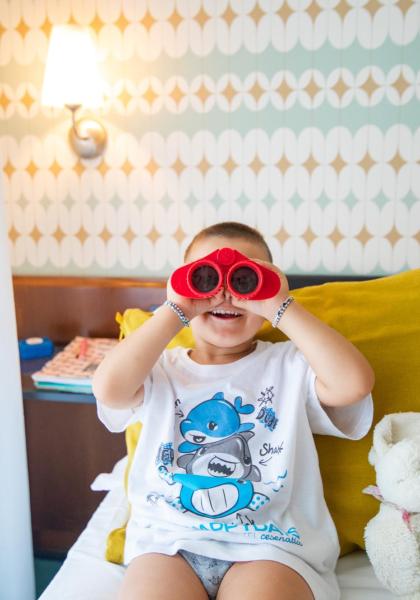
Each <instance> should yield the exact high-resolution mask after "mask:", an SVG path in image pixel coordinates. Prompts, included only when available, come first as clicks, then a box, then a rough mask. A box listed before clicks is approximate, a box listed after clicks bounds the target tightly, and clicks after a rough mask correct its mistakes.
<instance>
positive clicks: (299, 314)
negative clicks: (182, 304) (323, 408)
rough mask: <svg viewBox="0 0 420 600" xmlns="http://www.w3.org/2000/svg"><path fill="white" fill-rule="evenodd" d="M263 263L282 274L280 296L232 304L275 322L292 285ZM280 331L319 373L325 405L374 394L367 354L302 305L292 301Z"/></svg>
mask: <svg viewBox="0 0 420 600" xmlns="http://www.w3.org/2000/svg"><path fill="white" fill-rule="evenodd" d="M253 260H255V261H256V262H260V261H257V260H256V259H253ZM261 262H262V261H261ZM263 264H264V266H266V267H268V268H271V269H273V270H275V271H276V272H277V273H278V274H279V275H280V277H281V281H282V285H281V290H280V292H279V294H278V295H277V296H275V297H274V298H270V299H267V300H263V301H259V302H256V301H252V300H248V301H247V300H238V299H237V298H236V299H235V298H233V297H232V304H233V305H235V306H237V307H238V308H245V309H248V310H252V312H255V313H256V314H259V315H261V316H263V317H264V318H266V319H267V320H268V321H270V322H271V321H272V320H273V318H274V316H275V314H276V312H277V310H278V308H279V307H280V305H281V304H282V302H284V301H285V299H286V298H287V297H288V294H289V286H288V283H287V279H286V277H285V276H284V274H283V273H281V272H280V271H279V270H278V269H277V268H276V267H275V266H274V265H272V264H271V263H266V262H264V263H263ZM278 328H279V329H281V331H283V332H284V333H285V334H286V335H287V337H288V338H289V339H290V340H291V341H292V342H294V343H295V344H296V346H297V347H298V348H299V350H300V351H301V352H302V354H303V355H304V356H305V358H306V359H307V361H308V362H309V364H310V365H311V367H312V369H313V370H314V371H315V374H316V382H315V386H316V391H317V395H318V398H319V400H320V401H321V402H322V404H325V405H327V406H345V405H347V404H353V403H355V402H358V401H360V400H361V399H362V398H364V397H365V396H367V394H369V393H370V391H371V390H372V387H373V384H374V380H375V376H374V373H373V370H372V368H371V366H370V364H369V363H368V361H367V360H366V358H365V357H364V356H363V354H362V353H361V352H359V350H358V349H357V348H356V347H355V346H353V344H351V343H350V342H349V341H348V340H347V339H346V338H345V337H343V336H342V335H341V334H340V333H338V331H336V330H335V329H332V328H331V327H329V326H328V325H327V324H326V323H324V322H322V321H320V320H319V319H318V318H317V317H315V316H314V315H313V314H311V313H310V312H308V311H307V310H306V309H305V308H303V306H301V305H300V304H299V303H298V302H292V303H291V304H290V305H289V306H288V307H287V309H286V311H285V312H284V314H283V316H282V317H281V319H280V321H279V324H278Z"/></svg>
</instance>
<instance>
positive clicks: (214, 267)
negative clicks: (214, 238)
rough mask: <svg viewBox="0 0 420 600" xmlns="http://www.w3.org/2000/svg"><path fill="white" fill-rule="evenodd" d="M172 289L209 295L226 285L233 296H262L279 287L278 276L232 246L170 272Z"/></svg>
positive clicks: (196, 295)
mask: <svg viewBox="0 0 420 600" xmlns="http://www.w3.org/2000/svg"><path fill="white" fill-rule="evenodd" d="M171 285H172V287H173V289H174V291H175V292H176V293H177V294H179V295H180V296H185V297H186V298H209V297H210V296H214V295H215V294H217V293H218V291H219V290H220V289H221V287H223V285H226V288H227V289H228V290H229V292H230V293H231V294H232V295H233V296H237V297H240V298H244V299H247V300H248V299H252V300H264V299H265V298H271V297H272V296H275V295H276V294H277V292H278V291H279V289H280V277H279V276H278V275H277V273H276V272H275V271H272V270H271V269H267V268H266V267H263V266H261V265H259V264H257V263H255V262H254V261H252V260H250V259H249V258H248V257H247V256H245V255H244V254H241V253H240V252H238V251H237V250H234V249H233V248H221V249H220V250H215V251H214V252H211V253H210V254H208V255H207V256H205V257H204V258H201V259H200V260H196V261H194V262H192V263H189V264H187V265H184V266H183V267H180V268H179V269H177V270H176V271H174V272H173V273H172V276H171Z"/></svg>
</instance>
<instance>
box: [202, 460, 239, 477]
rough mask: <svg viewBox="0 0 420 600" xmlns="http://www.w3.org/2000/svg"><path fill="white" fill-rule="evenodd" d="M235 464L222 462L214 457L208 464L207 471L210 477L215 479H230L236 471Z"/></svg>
mask: <svg viewBox="0 0 420 600" xmlns="http://www.w3.org/2000/svg"><path fill="white" fill-rule="evenodd" d="M236 464H237V463H235V462H230V461H229V460H223V459H222V458H220V457H219V456H215V457H213V458H212V459H211V461H210V462H209V464H208V467H207V470H208V472H209V473H210V475H214V476H217V477H220V476H223V477H230V476H231V475H232V474H233V473H234V471H235V469H236Z"/></svg>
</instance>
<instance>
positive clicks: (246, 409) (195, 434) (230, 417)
mask: <svg viewBox="0 0 420 600" xmlns="http://www.w3.org/2000/svg"><path fill="white" fill-rule="evenodd" d="M254 410H255V409H254V407H253V406H252V404H245V405H242V398H241V397H240V396H237V397H236V398H235V401H234V404H231V403H230V402H228V401H227V400H225V398H224V395H223V392H217V393H216V394H214V396H213V397H212V398H211V399H210V400H206V401H204V402H202V403H201V404H198V406H196V407H195V408H193V409H192V410H191V411H190V412H189V413H188V415H187V418H186V419H184V420H183V421H182V422H181V426H180V427H181V433H182V435H183V436H184V438H185V439H186V440H187V441H186V442H182V444H181V445H180V446H179V448H178V450H179V451H180V452H191V451H194V450H197V449H199V448H200V447H201V446H202V445H203V444H206V443H209V442H217V441H219V440H221V439H224V438H227V437H229V436H231V435H234V434H237V433H242V432H244V431H249V430H250V429H253V428H254V427H255V425H254V423H241V418H240V415H241V414H250V413H252V412H254Z"/></svg>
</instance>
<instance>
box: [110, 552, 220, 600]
mask: <svg viewBox="0 0 420 600" xmlns="http://www.w3.org/2000/svg"><path fill="white" fill-rule="evenodd" d="M168 598H170V600H208V595H207V593H206V591H205V589H204V587H203V585H202V583H201V581H200V580H199V578H198V577H197V575H196V574H195V573H194V571H193V570H192V568H191V567H190V565H189V564H188V563H187V561H186V560H184V559H183V558H182V556H180V555H179V554H176V555H175V556H167V555H166V554H155V553H153V554H143V555H142V556H138V557H137V558H135V559H134V560H133V561H132V562H131V563H130V565H129V566H128V568H127V572H126V574H125V576H124V579H123V583H122V587H121V590H120V593H119V596H118V600H167V599H168Z"/></svg>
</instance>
